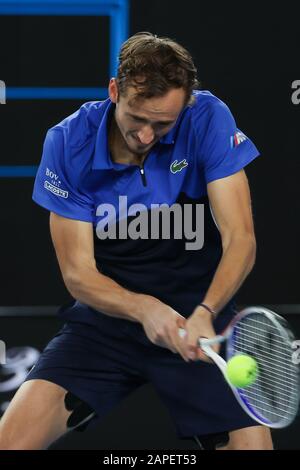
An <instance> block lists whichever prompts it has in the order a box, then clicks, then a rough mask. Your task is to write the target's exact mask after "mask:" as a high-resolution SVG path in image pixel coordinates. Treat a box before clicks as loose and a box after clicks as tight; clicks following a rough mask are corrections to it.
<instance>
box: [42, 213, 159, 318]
mask: <svg viewBox="0 0 300 470" xmlns="http://www.w3.org/2000/svg"><path fill="white" fill-rule="evenodd" d="M50 231H51V236H52V240H53V244H54V248H55V251H56V255H57V259H58V263H59V266H60V270H61V273H62V276H63V280H64V282H65V285H66V287H67V289H68V291H69V292H70V294H71V295H72V296H73V297H74V298H75V299H77V300H79V301H80V302H82V303H85V304H87V305H89V306H91V307H93V308H95V309H96V310H99V311H101V312H103V313H105V314H108V315H111V316H115V317H120V318H125V319H127V320H131V321H134V322H140V320H141V317H142V315H143V314H144V313H145V312H146V311H148V312H149V311H151V309H154V307H156V308H157V304H158V303H160V302H159V300H157V299H155V298H154V297H151V296H148V295H143V294H136V293H134V292H130V291H128V290H127V289H124V288H123V287H122V286H120V285H119V284H117V283H116V282H115V281H113V280H112V279H111V278H109V277H108V276H105V275H103V274H101V273H100V272H99V271H98V270H97V267H96V262H95V258H94V244H93V227H92V224H91V223H89V222H82V221H79V220H73V219H68V218H65V217H61V216H59V215H57V214H55V213H53V212H51V214H50Z"/></svg>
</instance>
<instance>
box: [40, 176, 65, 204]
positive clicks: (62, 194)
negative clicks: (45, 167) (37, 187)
mask: <svg viewBox="0 0 300 470" xmlns="http://www.w3.org/2000/svg"><path fill="white" fill-rule="evenodd" d="M44 188H45V189H47V190H48V191H51V193H53V194H55V196H60V197H63V198H65V199H67V197H68V196H69V193H68V191H65V190H64V189H60V188H57V187H56V186H53V184H51V183H49V181H47V180H46V181H45V182H44Z"/></svg>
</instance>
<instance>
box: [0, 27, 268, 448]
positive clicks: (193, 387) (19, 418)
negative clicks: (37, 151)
mask: <svg viewBox="0 0 300 470" xmlns="http://www.w3.org/2000/svg"><path fill="white" fill-rule="evenodd" d="M119 59H120V60H119V68H118V74H117V77H116V78H112V79H111V80H110V83H109V99H107V100H106V101H103V102H99V101H95V102H88V103H85V104H84V105H82V106H81V108H80V109H79V110H78V111H77V112H75V113H74V114H72V115H71V116H69V117H67V118H66V119H64V120H63V121H62V122H61V123H59V124H57V125H56V126H54V127H53V128H51V129H50V130H49V131H48V133H47V136H46V139H45V143H44V149H43V156H42V161H41V164H40V167H39V170H38V173H37V177H36V181H35V186H34V193H33V199H34V201H35V202H37V203H38V204H40V205H41V206H43V207H44V208H46V209H48V210H49V211H50V230H51V235H52V240H53V243H54V246H55V250H56V254H57V258H58V262H59V266H60V269H61V273H62V276H63V279H64V282H65V285H66V287H67V289H68V291H69V292H70V293H71V295H72V297H73V298H74V299H76V300H74V302H72V303H71V304H70V305H68V306H65V307H64V308H61V310H60V313H59V314H60V316H61V318H63V319H64V320H65V324H64V326H63V328H62V329H61V330H60V331H59V333H58V334H57V335H56V336H55V337H54V338H53V339H52V340H51V341H50V343H49V344H48V345H47V347H46V348H45V350H44V351H43V353H42V354H41V356H40V358H39V360H38V362H37V364H36V365H35V366H34V368H33V369H32V370H31V371H30V373H29V374H28V376H27V379H26V381H25V382H24V383H23V385H22V386H21V387H20V389H19V390H18V391H17V393H16V395H15V397H14V398H13V400H12V402H11V404H10V406H9V407H8V409H7V411H6V413H5V414H4V416H3V418H2V420H1V423H0V448H1V449H44V448H47V447H49V445H50V444H51V443H52V442H54V441H55V440H56V439H58V438H59V437H60V436H62V435H63V434H64V433H66V432H67V431H68V430H70V429H83V427H84V426H86V425H89V423H90V422H91V421H95V420H96V419H101V418H102V417H103V416H105V415H106V414H107V413H108V412H109V411H110V410H111V409H112V408H113V407H114V406H115V405H116V404H117V403H118V402H119V401H120V400H122V399H123V398H125V397H126V396H127V395H128V394H130V393H131V392H132V391H134V390H135V389H136V388H137V387H139V386H141V385H143V384H144V383H147V382H151V383H152V384H153V386H154V387H155V389H156V390H157V392H158V394H159V395H160V397H161V399H162V401H163V402H164V403H165V405H166V406H167V408H168V410H169V412H170V415H171V417H172V419H173V422H174V424H175V427H176V430H177V433H178V436H179V437H181V438H195V439H196V440H197V442H198V443H199V444H200V445H201V446H202V447H203V448H215V447H218V448H222V449H271V448H272V441H271V437H270V432H269V429H268V428H266V427H263V426H258V425H257V423H256V422H254V421H253V420H252V419H251V418H250V417H249V416H248V415H247V414H246V413H245V412H244V411H243V410H242V408H241V407H240V406H239V404H238V403H237V402H236V400H235V398H234V396H233V394H232V392H231V391H230V389H229V387H228V385H227V384H226V382H225V381H224V379H223V377H222V374H220V372H219V370H218V368H217V367H216V366H215V365H214V364H212V363H209V362H207V361H206V360H205V356H204V354H203V352H202V353H201V351H199V349H198V348H197V346H196V345H197V339H198V338H199V337H200V336H201V337H207V338H210V337H213V336H215V334H216V332H217V333H219V332H220V331H222V330H223V329H224V327H225V326H226V325H227V324H228V322H229V321H230V319H231V318H232V317H233V316H234V300H233V299H234V295H235V294H236V292H237V290H238V289H239V287H240V286H241V284H242V283H243V281H244V280H245V278H246V276H247V275H248V273H249V272H250V271H251V269H252V267H253V265H254V261H255V248H256V244H255V235H254V230H253V221H252V215H251V203H250V195H249V187H248V183H247V178H246V175H245V173H244V170H243V168H244V167H245V166H246V165H247V164H248V163H249V162H251V161H252V160H253V159H254V158H256V157H257V156H258V151H257V149H256V147H255V146H254V145H253V143H252V142H251V140H250V139H249V138H248V137H247V136H246V135H245V134H243V133H242V132H241V131H240V130H239V129H237V127H236V123H235V121H234V118H233V116H232V114H231V113H230V110H229V109H228V107H227V106H226V105H225V104H224V103H223V102H222V101H221V100H219V99H218V98H217V97H215V96H214V95H212V94H211V93H210V92H208V91H198V90H197V88H198V86H197V85H198V82H197V78H196V69H195V66H194V64H193V61H192V58H191V56H190V54H189V53H188V52H187V51H186V50H185V49H184V48H183V47H182V46H180V45H179V44H177V43H176V42H174V41H172V40H170V39H168V38H159V37H157V36H153V35H152V34H150V33H138V34H136V35H134V36H132V37H131V38H129V40H128V41H126V42H125V43H124V44H123V46H122V49H121V52H120V58H119ZM161 204H164V206H165V212H162V214H163V216H162V217H158V219H156V221H154V218H153V217H154V216H155V215H157V213H158V212H159V208H158V206H159V205H161ZM173 205H175V206H176V209H175V210H174V212H173V213H171V212H172V211H169V212H168V208H171V207H172V206H173ZM181 209H182V212H180V211H181ZM178 214H179V216H180V214H181V215H182V217H181V218H180V217H179V218H178ZM164 221H165V222H167V223H168V224H169V225H168V227H167V228H169V234H168V233H167V234H166V226H165V227H164V226H163V222H164ZM159 224H160V225H159ZM146 228H148V232H147V230H146ZM150 228H151V230H150ZM203 229H204V239H203V237H201V233H200V232H201V231H202V230H203ZM150 232H151V233H150ZM147 233H148V236H147ZM149 234H150V236H149ZM153 234H154V236H153ZM191 235H193V237H194V239H195V240H192V237H191ZM199 237H200V240H199ZM179 328H184V329H185V330H186V332H187V334H186V336H185V337H184V338H181V337H180V336H179V334H178V331H179ZM199 359H201V360H199ZM28 430H30V432H28ZM227 436H229V440H228V439H227Z"/></svg>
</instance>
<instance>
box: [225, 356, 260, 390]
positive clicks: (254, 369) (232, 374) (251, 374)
mask: <svg viewBox="0 0 300 470" xmlns="http://www.w3.org/2000/svg"><path fill="white" fill-rule="evenodd" d="M257 374H258V364H257V362H256V360H255V359H254V358H253V357H251V356H248V355H246V354H236V355H235V356H233V357H232V358H231V359H229V361H228V362H227V367H226V377H227V380H228V381H229V382H230V383H231V384H232V385H234V386H235V387H240V388H243V387H247V386H248V385H251V384H252V383H253V382H254V381H255V380H256V378H257Z"/></svg>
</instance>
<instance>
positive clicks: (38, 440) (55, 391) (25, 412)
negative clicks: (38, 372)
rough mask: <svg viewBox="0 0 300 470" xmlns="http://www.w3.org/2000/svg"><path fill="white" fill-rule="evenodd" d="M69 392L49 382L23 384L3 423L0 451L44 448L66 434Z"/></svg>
mask: <svg viewBox="0 0 300 470" xmlns="http://www.w3.org/2000/svg"><path fill="white" fill-rule="evenodd" d="M66 393H67V391H66V390H65V389H64V388H62V387H60V386H58V385H56V384H54V383H52V382H49V381H46V380H39V379H36V380H29V381H27V382H24V383H23V384H22V385H21V387H20V388H19V389H18V391H17V392H16V394H15V396H14V398H13V399H12V401H11V403H10V405H9V407H8V408H7V410H6V411H5V413H4V415H3V416H2V418H1V420H0V449H6V450H9V449H20V450H21V449H23V450H26V449H27V450H28V449H45V448H47V447H48V446H49V445H50V444H51V443H52V442H54V441H55V440H57V439H58V438H59V437H60V436H62V435H63V434H64V433H65V432H66V431H67V424H66V423H67V420H68V417H69V416H70V413H71V412H70V411H67V409H66V407H65V402H64V399H65V395H66Z"/></svg>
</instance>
